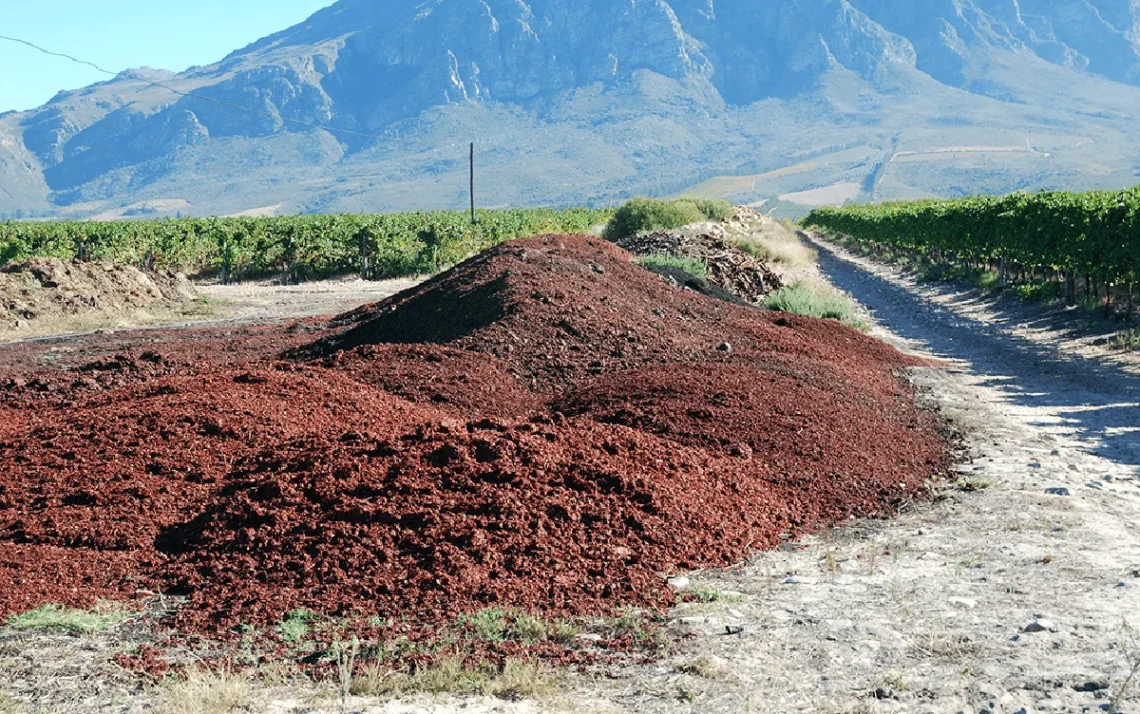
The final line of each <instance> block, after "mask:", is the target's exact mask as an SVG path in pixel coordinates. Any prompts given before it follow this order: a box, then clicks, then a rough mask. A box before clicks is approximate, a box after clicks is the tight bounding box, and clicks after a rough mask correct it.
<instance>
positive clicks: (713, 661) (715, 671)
mask: <svg viewBox="0 0 1140 714" xmlns="http://www.w3.org/2000/svg"><path fill="white" fill-rule="evenodd" d="M677 671H678V672H680V673H682V674H690V675H693V676H695V677H702V678H704V679H727V678H728V677H729V676H730V675H731V674H732V667H731V665H729V663H728V662H726V661H724V660H723V659H721V658H720V657H714V656H712V655H701V656H699V657H695V658H693V659H691V660H688V661H686V662H682V663H681V664H680V665H678V666H677Z"/></svg>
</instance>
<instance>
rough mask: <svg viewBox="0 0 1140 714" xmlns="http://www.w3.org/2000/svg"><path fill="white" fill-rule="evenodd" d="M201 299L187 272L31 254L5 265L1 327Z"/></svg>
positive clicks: (0, 280) (0, 272)
mask: <svg viewBox="0 0 1140 714" xmlns="http://www.w3.org/2000/svg"><path fill="white" fill-rule="evenodd" d="M195 298H197V292H196V291H195V290H194V286H193V285H192V284H191V283H190V281H189V280H187V279H186V277H185V276H183V275H181V274H176V273H170V272H166V271H153V270H151V271H142V270H139V269H138V268H135V267H132V266H130V265H119V264H116V263H103V262H92V263H87V262H82V261H78V260H72V261H67V260H60V259H58V258H31V259H29V260H26V261H23V262H20V263H9V264H8V265H6V266H4V267H2V268H0V332H3V331H5V330H17V329H20V328H22V327H24V326H26V325H27V324H28V323H29V322H31V321H34V320H50V319H53V318H59V317H66V316H72V315H80V314H83V313H88V312H101V313H108V314H113V313H120V312H124V311H129V310H136V309H139V308H153V307H174V306H177V305H181V304H183V303H185V302H188V301H190V300H193V299H195Z"/></svg>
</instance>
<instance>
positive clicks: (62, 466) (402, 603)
mask: <svg viewBox="0 0 1140 714" xmlns="http://www.w3.org/2000/svg"><path fill="white" fill-rule="evenodd" d="M334 325H335V327H331V328H329V331H328V332H327V334H325V335H323V336H320V338H319V339H317V340H315V341H310V342H309V343H308V344H304V345H300V346H299V347H298V346H297V345H298V341H297V339H296V335H293V334H287V333H286V331H282V336H281V342H280V349H281V358H280V359H278V358H258V359H251V360H250V362H249V363H248V364H245V365H236V364H235V363H234V359H233V358H232V356H231V357H228V358H224V357H221V356H219V357H218V360H217V362H216V363H211V362H210V360H209V358H208V354H209V353H208V352H202V353H200V354H201V357H202V358H201V360H200V362H199V363H197V364H195V365H187V366H180V367H177V368H174V367H169V368H166V369H163V370H159V371H154V370H151V371H147V370H133V371H131V370H127V371H125V372H122V373H119V377H118V379H119V380H121V381H116V382H114V383H111V384H108V385H104V386H100V388H99V389H98V390H93V389H86V390H83V389H73V390H69V391H67V393H66V394H64V395H60V398H59V399H58V400H54V401H44V400H43V399H40V398H38V397H37V398H36V399H32V397H31V396H28V397H26V398H25V397H20V399H24V400H25V401H23V402H21V401H19V399H16V400H15V401H10V402H9V403H7V405H5V404H3V403H0V410H4V411H0V417H4V425H3V426H2V427H0V616H3V615H6V614H9V613H12V612H16V611H21V610H26V609H28V608H30V607H35V606H37V605H39V604H43V603H48V602H61V603H65V604H69V605H89V604H91V602H92V601H93V600H95V599H97V598H118V599H122V598H130V597H133V596H136V594H137V593H139V592H143V593H146V592H153V591H163V592H167V593H172V594H180V595H185V596H186V597H187V598H188V602H187V605H186V606H185V607H183V608H182V609H181V610H180V611H179V612H178V614H177V615H175V621H174V624H176V625H178V626H179V627H181V628H184V629H187V630H190V631H199V632H205V633H217V632H222V631H227V630H229V629H231V628H234V627H237V626H238V625H241V624H245V625H249V624H252V625H259V626H270V625H272V624H273V623H275V622H278V621H280V620H281V619H282V618H283V617H284V615H285V614H286V613H288V612H290V611H292V610H295V609H297V608H306V609H309V610H312V611H317V612H324V613H327V614H330V615H352V614H357V615H362V616H380V617H402V618H407V619H409V620H411V621H414V622H420V623H423V624H424V626H425V627H429V628H430V627H432V626H433V623H439V622H441V621H443V619H444V618H454V617H455V616H457V615H459V614H461V613H465V612H471V611H474V610H478V609H480V608H483V607H486V606H489V605H498V606H506V607H516V608H522V609H526V610H533V611H537V612H540V613H544V614H547V615H552V616H553V615H588V614H607V613H613V612H615V611H617V610H618V609H620V608H622V607H626V606H631V605H632V606H646V607H653V608H657V607H663V606H666V605H668V604H669V603H671V602H672V600H673V597H674V595H673V593H672V592H671V591H670V589H669V588H668V587H667V584H666V582H665V580H664V578H663V575H664V574H671V573H677V572H681V571H685V570H688V569H694V568H701V567H708V566H724V565H729V564H731V563H734V562H738V561H740V560H742V559H744V558H746V557H747V556H749V555H750V554H751V553H753V552H754V551H755V550H757V549H763V548H771V547H774V546H776V545H778V543H779V542H780V541H781V539H782V538H785V537H788V536H789V535H795V534H797V533H802V532H804V531H805V530H809V529H813V528H818V527H821V526H823V525H825V524H827V523H830V522H834V521H836V520H839V519H842V518H846V517H848V516H850V515H856V516H874V515H880V514H886V513H889V512H890V511H891V509H892V507H893V506H895V505H896V504H897V503H898V502H900V501H901V500H903V499H905V498H907V497H909V496H911V495H912V494H913V493H914V492H916V491H917V490H918V489H920V488H921V487H922V486H923V485H924V483H925V481H926V479H928V478H929V477H931V476H932V475H934V474H936V473H938V472H939V471H940V470H942V469H943V468H944V467H945V465H946V449H945V445H944V443H943V442H942V440H941V439H940V438H939V436H938V432H937V424H936V422H935V419H934V418H933V417H932V416H931V415H930V414H928V413H926V412H924V411H922V410H920V409H918V408H917V407H916V406H915V402H914V398H913V394H912V393H911V392H910V390H909V389H908V388H907V387H906V386H905V385H904V384H903V383H902V382H901V381H899V380H898V379H897V378H896V376H895V372H896V371H897V370H898V369H900V368H902V367H905V366H907V365H909V364H911V362H910V361H909V360H908V359H907V358H905V357H904V356H903V355H901V354H900V353H898V352H897V351H895V350H893V349H892V348H890V347H888V346H886V345H884V344H882V343H880V342H877V341H875V340H872V339H870V338H868V337H866V336H864V335H862V334H861V333H859V332H857V331H854V330H850V329H848V328H845V327H842V326H840V325H838V324H837V323H833V322H824V321H817V320H811V319H808V318H799V317H794V316H788V315H779V314H775V313H767V312H764V311H760V310H756V309H755V308H750V307H742V306H736V305H731V304H727V303H724V302H721V301H717V300H713V299H710V298H707V297H704V296H702V295H698V294H695V293H692V292H687V291H684V290H680V289H677V288H676V287H673V286H670V285H669V284H668V283H666V282H665V281H663V280H661V279H660V278H659V277H657V276H655V275H653V274H651V273H649V272H647V271H645V270H644V269H642V268H640V267H639V266H637V265H636V264H635V263H633V262H632V257H631V256H630V255H629V254H628V253H627V252H625V251H624V250H622V249H620V248H619V247H617V246H615V245H613V244H610V243H607V242H605V241H603V240H600V239H595V238H590V237H586V236H543V237H537V238H531V239H527V240H523V241H514V242H511V243H507V244H504V245H502V246H499V247H497V248H493V249H491V250H489V251H486V252H485V253H483V254H481V255H479V256H477V257H475V258H473V259H471V260H469V261H467V262H466V263H464V264H462V265H460V266H458V267H456V268H455V269H453V270H451V271H448V272H447V273H445V274H442V275H440V276H437V277H436V278H434V279H433V280H430V281H428V282H427V283H424V284H422V285H420V286H419V287H417V288H414V289H412V290H410V291H407V292H405V293H402V294H400V295H397V296H394V297H393V298H390V299H388V300H386V301H384V302H381V303H378V304H375V305H370V306H366V307H365V308H362V309H360V310H357V311H355V312H353V313H349V314H347V315H343V316H341V317H340V318H338V319H337V320H335V321H334ZM309 339H310V340H311V336H310V338H309ZM213 352H215V353H216V352H218V350H213ZM21 404H24V405H25V406H24V407H21V406H20V405H21Z"/></svg>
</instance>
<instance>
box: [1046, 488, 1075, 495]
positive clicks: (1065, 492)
mask: <svg viewBox="0 0 1140 714" xmlns="http://www.w3.org/2000/svg"><path fill="white" fill-rule="evenodd" d="M1045 493H1047V494H1049V495H1050V496H1070V495H1072V492H1071V491H1069V489H1067V488H1064V487H1061V486H1055V487H1053V488H1047V489H1045Z"/></svg>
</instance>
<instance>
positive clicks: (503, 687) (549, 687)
mask: <svg viewBox="0 0 1140 714" xmlns="http://www.w3.org/2000/svg"><path fill="white" fill-rule="evenodd" d="M554 689H555V681H554V678H553V676H552V675H551V674H550V672H549V671H548V670H547V669H545V668H544V667H541V666H540V665H537V664H535V663H533V662H524V661H523V660H517V659H509V660H507V662H506V664H504V665H503V670H502V671H501V672H499V674H498V676H497V677H494V678H492V679H491V680H490V682H489V686H488V687H486V688H485V693H486V694H490V695H492V696H495V697H499V698H500V699H512V700H514V699H537V698H540V697H546V696H550V695H551V694H552V693H553V692H554Z"/></svg>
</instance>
